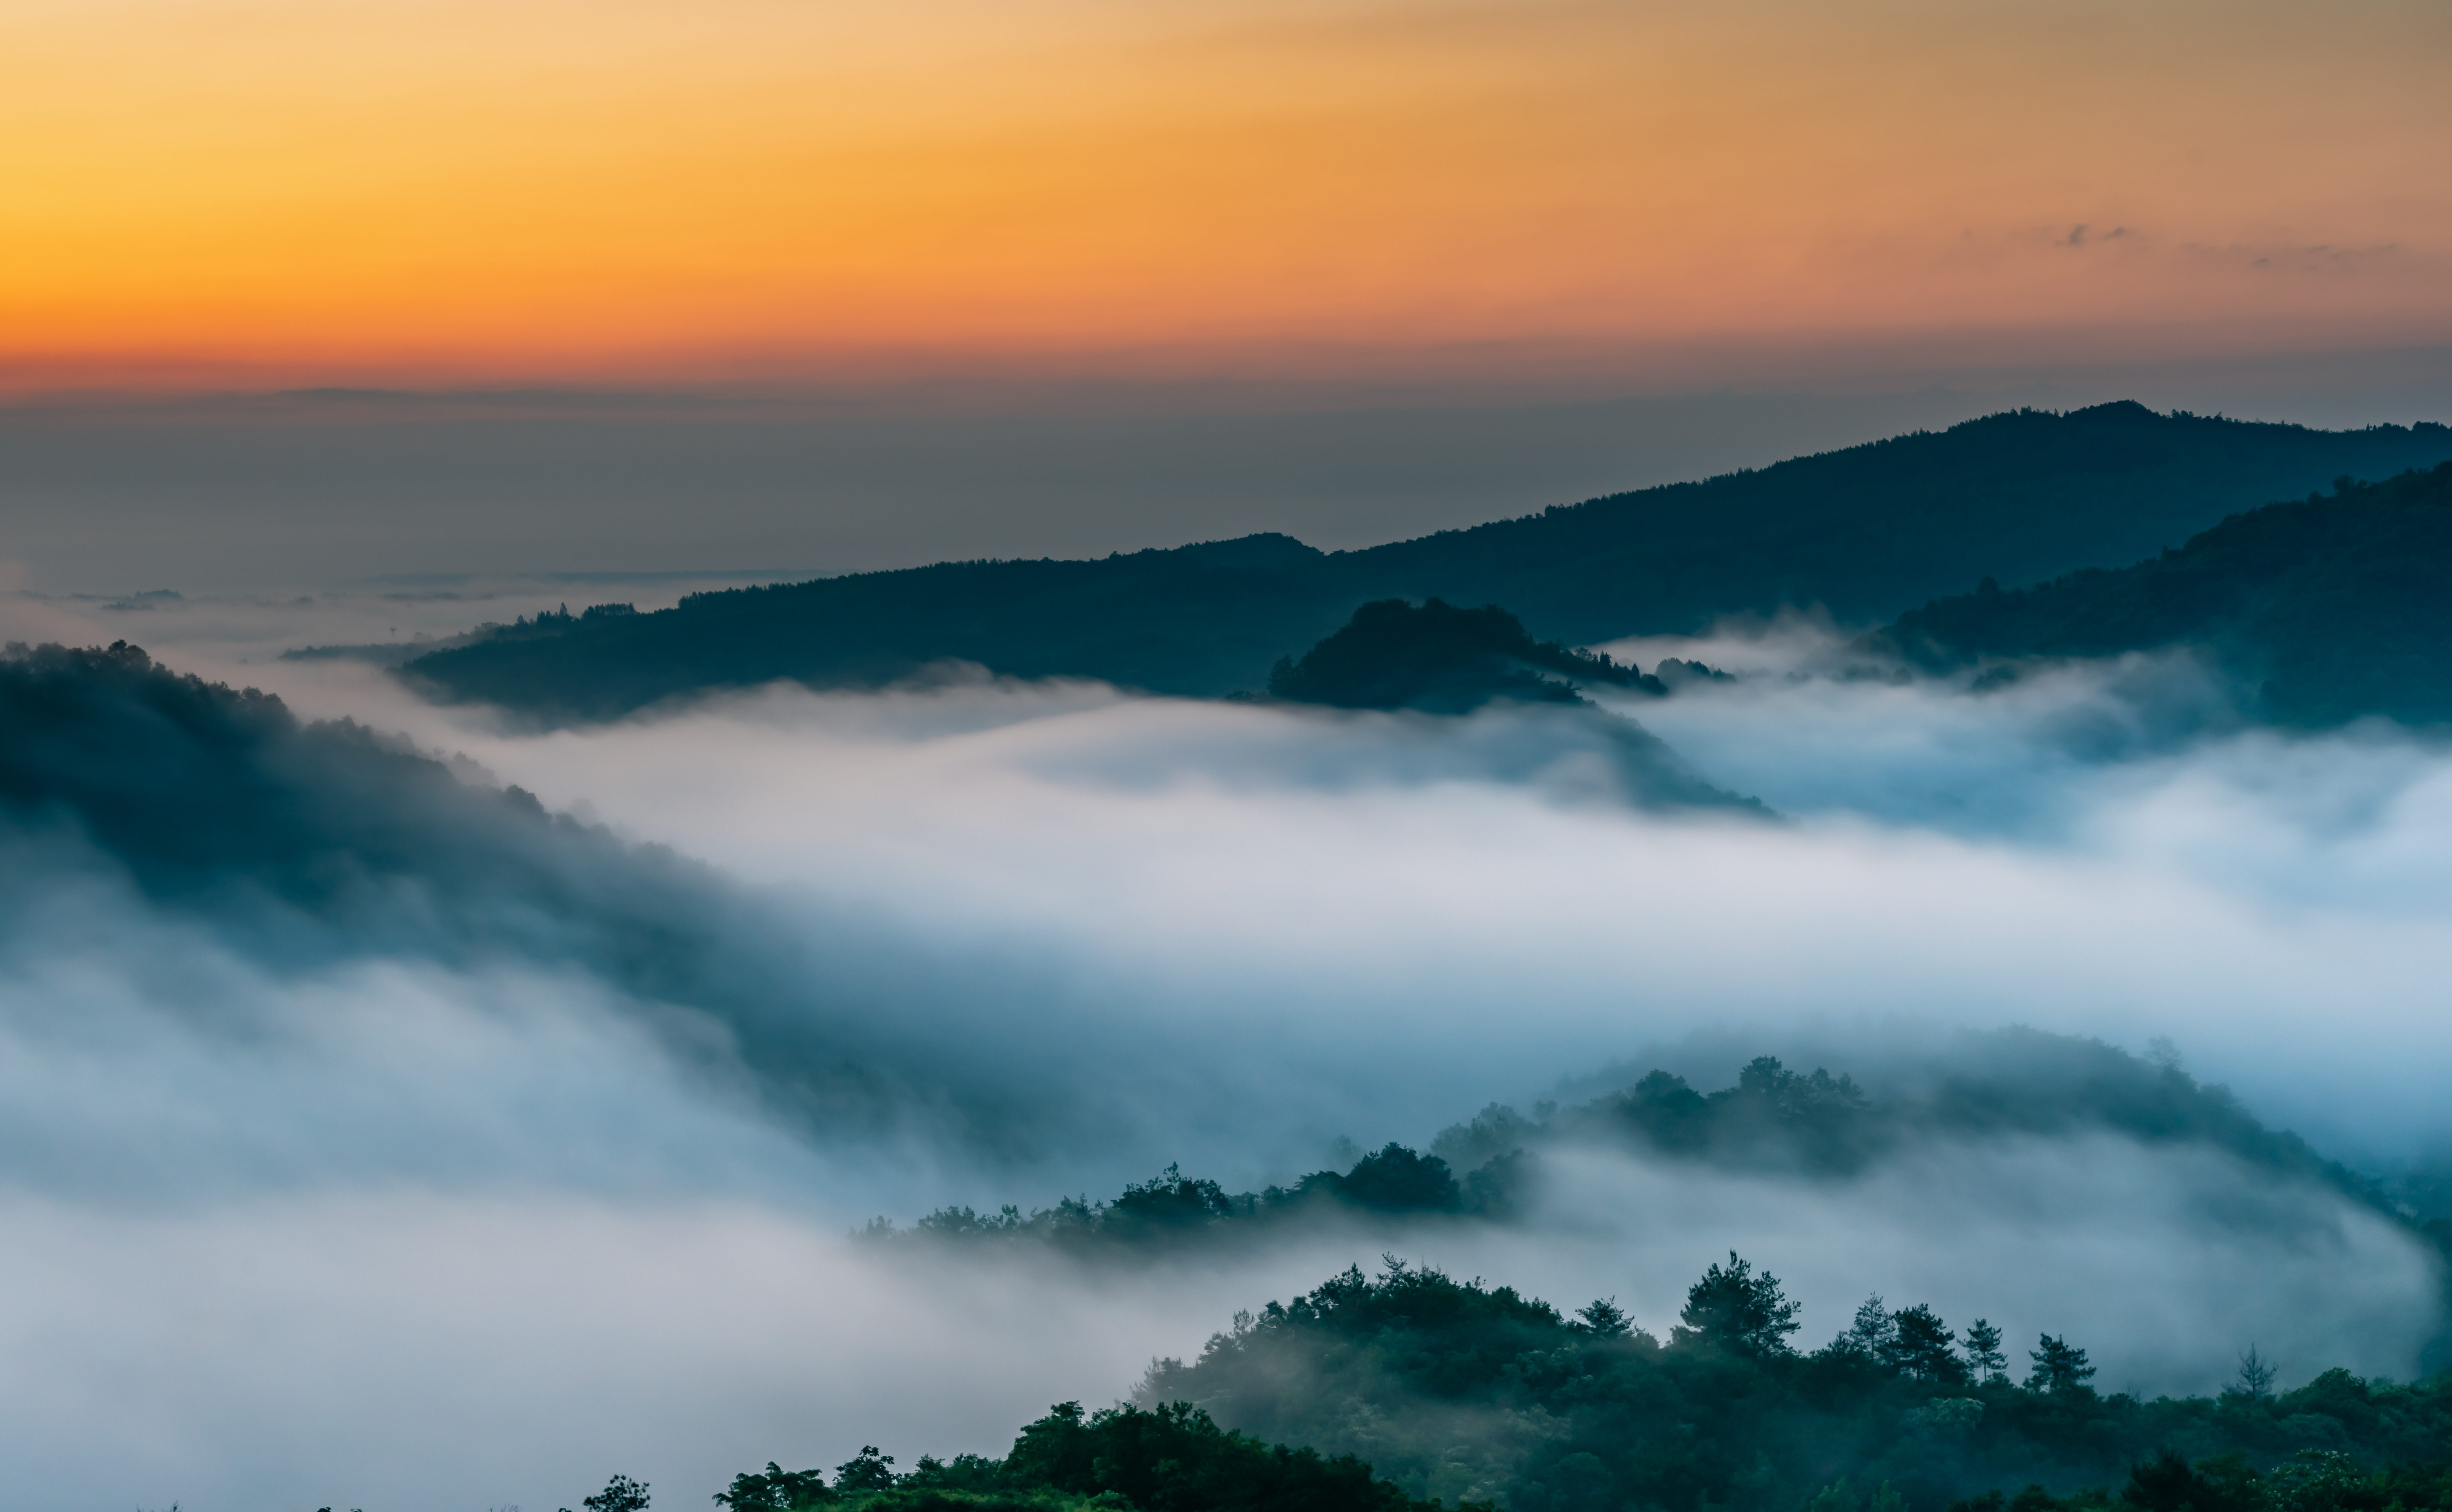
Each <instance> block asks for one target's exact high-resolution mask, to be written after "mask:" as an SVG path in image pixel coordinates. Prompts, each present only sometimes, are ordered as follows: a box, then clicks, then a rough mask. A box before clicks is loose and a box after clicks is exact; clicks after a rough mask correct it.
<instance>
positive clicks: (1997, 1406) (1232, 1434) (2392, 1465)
mask: <svg viewBox="0 0 2452 1512" xmlns="http://www.w3.org/2000/svg"><path fill="white" fill-rule="evenodd" d="M1797 1314H1798V1309H1797V1306H1796V1305H1795V1304H1794V1303H1793V1302H1791V1301H1790V1300H1789V1298H1788V1297H1787V1295H1786V1293H1785V1291H1784V1290H1783V1288H1782V1286H1781V1285H1780V1283H1779V1280H1778V1278H1776V1277H1774V1276H1772V1275H1770V1274H1768V1273H1766V1272H1764V1271H1761V1270H1758V1269H1756V1268H1755V1267H1752V1266H1751V1265H1750V1264H1749V1263H1748V1262H1746V1261H1745V1260H1743V1259H1742V1258H1740V1257H1738V1256H1737V1255H1735V1254H1733V1253H1732V1254H1730V1256H1729V1259H1728V1261H1727V1263H1726V1264H1714V1265H1712V1266H1711V1267H1710V1268H1709V1269H1708V1270H1706V1271H1705V1272H1704V1274H1703V1275H1702V1276H1701V1277H1700V1278H1699V1279H1698V1280H1696V1281H1695V1283H1694V1284H1693V1286H1691V1287H1690V1288H1689V1289H1688V1291H1687V1296H1686V1303H1685V1306H1684V1307H1683V1308H1682V1309H1681V1310H1680V1312H1679V1315H1678V1318H1677V1320H1676V1322H1675V1323H1674V1324H1673V1325H1671V1326H1670V1327H1669V1328H1668V1330H1667V1332H1666V1337H1665V1338H1664V1337H1660V1336H1657V1335H1654V1334H1652V1333H1651V1332H1649V1331H1648V1330H1646V1329H1644V1328H1641V1327H1639V1326H1637V1325H1635V1322H1634V1320H1632V1319H1631V1318H1630V1317H1628V1316H1627V1314H1626V1313H1625V1312H1624V1311H1623V1310H1622V1309H1621V1308H1619V1307H1618V1306H1617V1305H1616V1303H1615V1302H1614V1301H1613V1300H1612V1299H1609V1298H1603V1299H1600V1300H1597V1301H1594V1302H1592V1304H1590V1305H1588V1306H1584V1307H1582V1308H1580V1309H1578V1310H1577V1311H1576V1312H1575V1313H1573V1314H1572V1316H1570V1315H1566V1314H1562V1313H1561V1312H1560V1311H1559V1310H1558V1309H1557V1308H1555V1307H1553V1306H1551V1305H1550V1304H1549V1303H1547V1302H1543V1301H1541V1300H1539V1299H1537V1298H1532V1297H1527V1296H1524V1295H1522V1294H1520V1293H1518V1292H1517V1291H1516V1290H1515V1289H1514V1288H1513V1287H1511V1286H1489V1285H1486V1284H1484V1283H1483V1282H1481V1281H1478V1280H1475V1281H1467V1282H1460V1281H1456V1280H1454V1279H1453V1278H1452V1277H1450V1276H1447V1275H1445V1274H1443V1273H1442V1272H1440V1271H1438V1270H1436V1269H1434V1268H1430V1267H1418V1266H1413V1265H1409V1264H1407V1263H1405V1262H1403V1261H1400V1260H1396V1259H1394V1258H1393V1257H1391V1258H1389V1259H1388V1260H1387V1261H1386V1263H1385V1268H1384V1269H1382V1270H1381V1271H1380V1272H1379V1274H1377V1275H1375V1276H1369V1275H1365V1274H1364V1273H1363V1272H1362V1271H1361V1270H1360V1268H1359V1267H1349V1268H1348V1269H1347V1270H1346V1271H1345V1273H1344V1274H1342V1275H1339V1276H1335V1277H1334V1278H1332V1279H1330V1280H1329V1281H1328V1282H1327V1283H1326V1284H1324V1285H1322V1286H1318V1287H1316V1288H1315V1289H1314V1290H1312V1291H1310V1292H1308V1293H1306V1294H1304V1295H1302V1296H1298V1297H1296V1298H1295V1299H1294V1301H1292V1302H1291V1303H1282V1304H1281V1303H1275V1302H1272V1303H1270V1304H1269V1305H1268V1306H1266V1307H1265V1308H1263V1309H1262V1310H1261V1312H1260V1313H1258V1314H1257V1315H1255V1314H1252V1313H1248V1312H1246V1313H1238V1314H1237V1315H1236V1318H1235V1320H1234V1324H1233V1326H1232V1327H1231V1328H1230V1329H1229V1330H1228V1331H1226V1332H1223V1333H1219V1334H1216V1335H1213V1336H1212V1337H1211V1339H1210V1340H1209V1342H1208V1344H1207V1345H1206V1346H1205V1347H1204V1348H1203V1349H1202V1351H1201V1354H1200V1357H1199V1358H1198V1359H1197V1360H1195V1361H1193V1362H1191V1363H1189V1364H1186V1363H1185V1362H1182V1361H1179V1360H1159V1361H1157V1362H1155V1363H1154V1364H1153V1365H1151V1367H1150V1370H1149V1373H1148V1375H1147V1377H1146V1378H1145V1379H1144V1380H1143V1382H1142V1384H1141V1385H1140V1387H1139V1388H1138V1390H1137V1391H1136V1393H1135V1398H1136V1400H1135V1402H1134V1403H1131V1404H1118V1405H1117V1406H1115V1407H1112V1408H1108V1409H1106V1410H1103V1411H1098V1412H1089V1413H1085V1412H1083V1411H1082V1409H1081V1407H1080V1405H1079V1404H1078V1403H1064V1404H1059V1405H1058V1406H1057V1407H1056V1408H1054V1409H1053V1410H1052V1411H1051V1412H1050V1413H1049V1414H1048V1415H1047V1416H1046V1417H1044V1418H1041V1419H1039V1420H1038V1422H1036V1423H1033V1424H1029V1425H1028V1426H1027V1427H1025V1428H1023V1429H1022V1431H1021V1434H1020V1436H1019V1437H1018V1439H1017V1440H1016V1441H1015V1443H1014V1445H1013V1448H1012V1450H1011V1451H1010V1452H1009V1453H1008V1454H1007V1455H1006V1456H1005V1457H1004V1458H1003V1459H1001V1460H999V1459H991V1458H988V1457H986V1456H982V1455H976V1454H965V1455H960V1456H958V1457H956V1458H955V1459H953V1460H951V1461H940V1460H938V1459H935V1458H933V1457H930V1456H925V1455H923V1456H921V1457H920V1460H919V1462H918V1463H916V1464H914V1465H913V1466H912V1467H911V1468H909V1469H908V1470H898V1469H897V1468H896V1462H895V1459H894V1457H893V1456H891V1455H886V1454H883V1453H881V1452H880V1450H878V1449H877V1448H876V1447H875V1446H867V1447H863V1448H862V1449H861V1451H860V1453H859V1454H858V1455H856V1456H854V1457H853V1458H852V1459H851V1460H849V1461H847V1462H845V1463H842V1464H840V1465H838V1466H836V1468H835V1470H834V1472H833V1475H832V1477H831V1479H829V1477H828V1475H827V1474H826V1472H824V1471H823V1470H821V1469H807V1470H786V1469H784V1468H783V1467H782V1466H781V1464H779V1463H772V1462H770V1463H768V1464H767V1465H766V1466H765V1468H764V1469H762V1470H748V1471H743V1472H742V1473H741V1474H739V1475H737V1476H735V1477H734V1478H733V1481H732V1483H731V1485H730V1486H729V1487H728V1488H726V1489H725V1490H723V1491H722V1492H720V1493H718V1494H717V1496H716V1498H715V1500H716V1502H718V1503H719V1504H721V1505H723V1506H725V1507H728V1508H731V1509H732V1512H793V1509H807V1508H814V1507H821V1506H836V1505H841V1506H844V1507H845V1508H850V1507H859V1508H873V1509H876V1512H903V1509H909V1512H938V1509H952V1508H977V1509H980V1512H1019V1509H1022V1508H1064V1509H1072V1508H1079V1507H1106V1508H1115V1509H1118V1512H1134V1509H1145V1512H1228V1509H1233V1512H1315V1509H1316V1512H1332V1509H1334V1512H1347V1509H1355V1512H1431V1509H1432V1508H1434V1507H1435V1506H1437V1505H1439V1504H1440V1502H1442V1501H1446V1502H1453V1503H1454V1504H1455V1505H1456V1506H1457V1507H1459V1508H1462V1507H1472V1506H1478V1507H1484V1508H1492V1509H1493V1512H1494V1509H1495V1508H1498V1507H1504V1508H1506V1509H1508V1512H1614V1509H1619V1508H1671V1507H1686V1508H1697V1509H1705V1508H1726V1509H1729V1512H2094V1509H2102V1512H2112V1509H2115V1508H2116V1509H2118V1512H2452V1470H2448V1469H2447V1467H2446V1463H2445V1462H2446V1460H2447V1458H2452V1380H2447V1379H2442V1378H2439V1379H2437V1380H2435V1381H2432V1382H2425V1383H2418V1384H2396V1383H2393V1382H2389V1381H2382V1380H2363V1379H2361V1378H2359V1377H2357V1376H2354V1375H2351V1374H2349V1373H2348V1372H2347V1371H2344V1370H2338V1369H2336V1370H2327V1371H2324V1372H2323V1373H2322V1374H2320V1375H2317V1376H2316V1377H2315V1378H2314V1379H2312V1380H2310V1381H2308V1382H2306V1383H2304V1384H2302V1385H2299V1386H2297V1387H2295V1388H2291V1389H2286V1390H2277V1389H2276V1385H2277V1383H2276V1380H2275V1374H2274V1370H2273V1367H2272V1366H2271V1365H2269V1364H2268V1363H2266V1362H2264V1360H2262V1359H2261V1358H2259V1357H2258V1355H2257V1354H2256V1352H2255V1351H2254V1350H2252V1349H2251V1350H2248V1351H2246V1352H2245V1353H2244V1354H2243V1355H2242V1357H2241V1361H2240V1369H2239V1374H2238V1376H2237V1378H2236V1379H2235V1380H2234V1382H2233V1383H2232V1384H2230V1385H2229V1386H2228V1387H2227V1388H2226V1389H2225V1390H2224V1391H2222V1392H2221V1393H2220V1394H2219V1395H2217V1396H2213V1397H2183V1398H2170V1397H2159V1398H2155V1399H2153V1400H2150V1401H2147V1400H2143V1399H2140V1398H2137V1397H2133V1396H2129V1395H2126V1394H2124V1393H2117V1392H2114V1393H2108V1394H2106V1393H2104V1392H2102V1391H2100V1390H2098V1389H2097V1387H2096V1386H2095V1384H2094V1378H2095V1369H2094V1366H2093V1365H2092V1363H2091V1362H2090V1361H2089V1360H2088V1359H2087V1355H2086V1347H2085V1345H2083V1344H2082V1343H2080V1342H2079V1341H2076V1340H2072V1339H2068V1338H2065V1337H2059V1336H2055V1335H2052V1334H2048V1333H2047V1334H2043V1335H2040V1336H2039V1337H2037V1338H2036V1339H2035V1340H2034V1342H2033V1344H2032V1345H2030V1346H2028V1345H2023V1344H2012V1343H2011V1342H2009V1341H2007V1340H2005V1339H2004V1338H2003V1337H2002V1333H2001V1330H2000V1329H1999V1328H1997V1327H1995V1326H1993V1325H1991V1324H1989V1323H1987V1322H1986V1321H1985V1320H1983V1319H1980V1318H1979V1319H1975V1320H1973V1321H1971V1322H1969V1323H1968V1324H1967V1325H1965V1326H1964V1327H1956V1326H1953V1325H1950V1324H1949V1323H1948V1321H1946V1320H1944V1319H1943V1318H1941V1317H1940V1316H1938V1315H1937V1314H1935V1313H1934V1311H1933V1310H1932V1308H1930V1307H1929V1306H1925V1305H1922V1304H1916V1305H1913V1306H1905V1307H1897V1308H1892V1307H1890V1306H1887V1305H1886V1304H1885V1303H1884V1302H1883V1300H1882V1299H1881V1298H1879V1297H1871V1298H1868V1299H1867V1300H1866V1302H1865V1303H1864V1304H1863V1306H1859V1307H1858V1308H1857V1309H1856V1312H1855V1315H1854V1316H1853V1317H1852V1318H1851V1319H1850V1320H1849V1324H1848V1325H1847V1326H1846V1327H1845V1328H1843V1329H1841V1330H1840V1331H1839V1333H1838V1334H1837V1336H1836V1337H1834V1338H1832V1339H1831V1340H1830V1341H1829V1343H1827V1344H1825V1345H1821V1346H1820V1347H1817V1348H1805V1347H1800V1346H1799V1345H1798V1342H1797V1336H1798V1334H1799V1333H1800V1332H1801V1327H1800V1325H1799V1323H1798V1318H1797ZM1290 1445H1303V1447H1290ZM643 1491H644V1488H643V1487H639V1486H637V1485H636V1484H635V1483H631V1482H628V1481H626V1480H623V1479H621V1478H616V1480H615V1482H614V1483H613V1484H612V1485H611V1486H609V1487H607V1489H606V1491H605V1493H603V1496H602V1497H599V1498H591V1499H590V1500H589V1502H588V1504H589V1506H590V1507H591V1508H597V1507H598V1506H599V1503H600V1502H603V1505H604V1506H606V1507H612V1508H614V1512H636V1508H639V1507H643V1506H644V1505H645V1502H644V1501H643ZM634 1496H635V1497H636V1498H637V1499H636V1500H632V1498H633V1497H634ZM617 1503H618V1505H617Z"/></svg>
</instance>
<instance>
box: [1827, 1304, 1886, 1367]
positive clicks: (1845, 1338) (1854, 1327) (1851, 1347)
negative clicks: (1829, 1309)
mask: <svg viewBox="0 0 2452 1512" xmlns="http://www.w3.org/2000/svg"><path fill="white" fill-rule="evenodd" d="M1830 1352H1831V1353H1832V1354H1834V1355H1843V1356H1846V1357H1848V1358H1850V1359H1855V1360H1861V1361H1863V1362H1865V1363H1866V1364H1868V1365H1873V1364H1888V1363H1889V1358H1890V1310H1889V1308H1888V1307H1886V1306H1883V1305H1882V1294H1881V1293H1880V1292H1878V1291H1877V1292H1874V1293H1873V1294H1872V1295H1871V1296H1869V1297H1867V1298H1866V1299H1865V1300H1864V1301H1862V1302H1860V1303H1858V1304H1856V1316H1855V1317H1854V1319H1852V1320H1851V1321H1850V1322H1849V1325H1848V1327H1847V1331H1846V1332H1844V1333H1842V1334H1840V1335H1839V1337H1838V1338H1836V1339H1833V1340H1831V1341H1830Z"/></svg>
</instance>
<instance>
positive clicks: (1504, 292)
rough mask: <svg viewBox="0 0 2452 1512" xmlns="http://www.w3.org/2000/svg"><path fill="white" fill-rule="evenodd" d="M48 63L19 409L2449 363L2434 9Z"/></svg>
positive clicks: (73, 43) (752, 24)
mask: <svg viewBox="0 0 2452 1512" xmlns="http://www.w3.org/2000/svg"><path fill="white" fill-rule="evenodd" d="M0 56H5V57H6V58H8V59H9V60H10V63H9V69H8V74H9V78H8V84H7V88H0V245H5V246H6V248H7V258H6V270H5V273H0V383H7V384H8V385H9V386H11V387H13V388H15V389H17V390H18V391H20V392H24V391H27V390H42V389H58V388H85V387H92V386H125V385H129V384H140V385H147V386H150V385H153V384H156V383H172V384H175V385H178V386H195V385H198V384H203V385H206V386H213V385H219V384H224V383H237V384H239V385H241V386H247V385H253V384H259V383H406V384H415V383H438V382H439V383H467V382H478V383H488V382H504V381H536V380H556V381H585V382H602V381H611V382H623V383H630V382H648V383H675V382H684V383H687V382H696V381H701V380H705V379H710V378H713V379H724V380H739V379H743V378H749V379H766V378H774V377H790V378H812V377H815V378H823V379H829V380H833V379H842V378H851V379H854V380H860V379H866V378H873V377H876V376H878V375H880V374H906V373H910V372H929V371H937V370H943V369H959V370H964V371H982V370H1012V369H1015V368H1019V369H1027V370H1046V369H1048V368H1051V367H1057V368H1062V369H1065V370H1068V371H1070V370H1076V369H1083V368H1086V369H1090V370H1094V371H1110V370H1122V371H1152V370H1163V371H1177V370H1196V371H1202V372H1220V371H1225V372H1237V373H1253V374H1259V375H1263V376H1268V375H1284V374H1318V373H1331V374H1339V373H1342V374H1355V373H1359V374H1372V373H1380V374H1385V373H1391V372H1420V371H1423V370H1424V368H1425V364H1429V366H1431V367H1437V366H1438V365H1440V364H1442V363H1445V364H1449V365H1453V366H1457V367H1470V368H1472V369H1473V370H1474V371H1477V372H1480V373H1483V374H1485V375H1486V374H1488V373H1490V372H1493V371H1498V370H1519V371H1524V372H1531V373H1535V374H1547V375H1552V376H1556V375H1560V374H1569V375H1572V374H1573V373H1576V372H1587V371H1591V372H1606V373H1610V374H1614V375H1617V376H1618V377H1620V378H1623V377H1625V376H1626V375H1627V374H1630V373H1640V372H1653V373H1659V372H1668V373H1672V374H1673V373H1676V372H1692V373H1696V374H1700V375H1702V376H1703V377H1705V378H1706V379H1708V380H1712V381H1726V380H1727V379H1728V378H1729V377H1730V375H1731V374H1735V375H1738V376H1743V377H1748V378H1751V379H1754V380H1771V381H1776V380H1777V379H1779V378H1780V377H1781V376H1782V375H1783V374H1787V375H1795V374H1800V373H1806V372H1809V371H1811V370H1813V369H1814V368H1815V364H1816V363H1824V362H1827V361H1828V359H1827V357H1824V356H1818V355H1817V354H1827V353H1828V352H1830V351H1832V350H1846V351H1853V352H1857V353H1860V354H1862V353H1867V352H1878V351H1882V350H1895V349H1900V348H1912V349H1915V350H1919V351H1933V350H1946V351H1948V352H1949V353H1952V354H1955V355H1954V357H1953V358H1952V361H1956V362H1962V363H1976V364H1984V363H1993V364H1999V363H2009V364H2012V365H2014V364H2017V363H2054V362H2057V363H2070V362H2104V361H2126V360H2140V359H2143V358H2145V357H2149V356H2150V357H2153V358H2155V359H2158V360H2167V359H2174V358H2187V359H2199V360H2205V359H2216V360H2219V359H2224V358H2227V357H2231V356H2250V355H2256V354H2269V353H2273V352H2283V351H2313V350H2343V349H2363V348H2375V349H2380V348H2392V347H2401V348H2409V347H2423V346H2430V345H2441V344H2445V343H2447V342H2452V195H2447V194H2446V191H2445V188H2444V186H2445V185H2446V184H2452V90H2447V89H2445V88H2443V81H2444V79H2445V78H2446V77H2447V69H2452V8H2446V7H2444V6H2443V5H2442V4H2440V3H2437V0H2355V3H2345V4H2335V5H2327V6H2322V7H2317V6H2309V5H2305V4H2274V3H2262V0H2221V3H2195V0H2167V3H2153V4H2138V3H2135V0H2121V3H2116V4H2115V3H2093V0H2048V3H2039V0H1984V3H1980V4H1978V3H1969V0H1887V3H1860V4H1850V5H1847V6H1837V5H1830V4H1825V3H1812V0H1731V3H1726V4H1717V5H1713V6H1710V7H1702V6H1694V5H1691V4H1678V5H1668V4H1652V3H1628V0H1614V3H1608V4H1599V3H1589V0H1561V3H1549V4H1542V3H1525V0H1510V3H1508V4H1505V5H1491V4H1479V3H1473V0H1453V3H1444V4H1434V3H1420V0H1394V3H1390V0H1234V3H1231V4H1229V3H1225V0H1175V3H1170V4H1167V5H1150V4H1146V3H1122V0H1041V3H1036V4H1031V5H1016V4H1013V3H1011V0H930V3H921V4H912V5H903V6H891V7H889V6H876V5H858V6H855V5H848V4H812V3H806V0H789V3H787V0H701V3H696V4H691V5H687V6H682V5H675V4H670V3H649V0H585V3H580V0H534V3H525V4H522V5H518V6H504V5H500V4H480V3H477V0H356V3H352V4H349V5H346V6H341V5H331V4H328V3H320V0H318V3H308V0H16V3H14V4H11V5H10V6H9V7H8V8H7V9H6V10H5V12H0ZM1856 360H1858V361H1871V359H1866V358H1861V357H1860V358H1859V359H1856Z"/></svg>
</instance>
